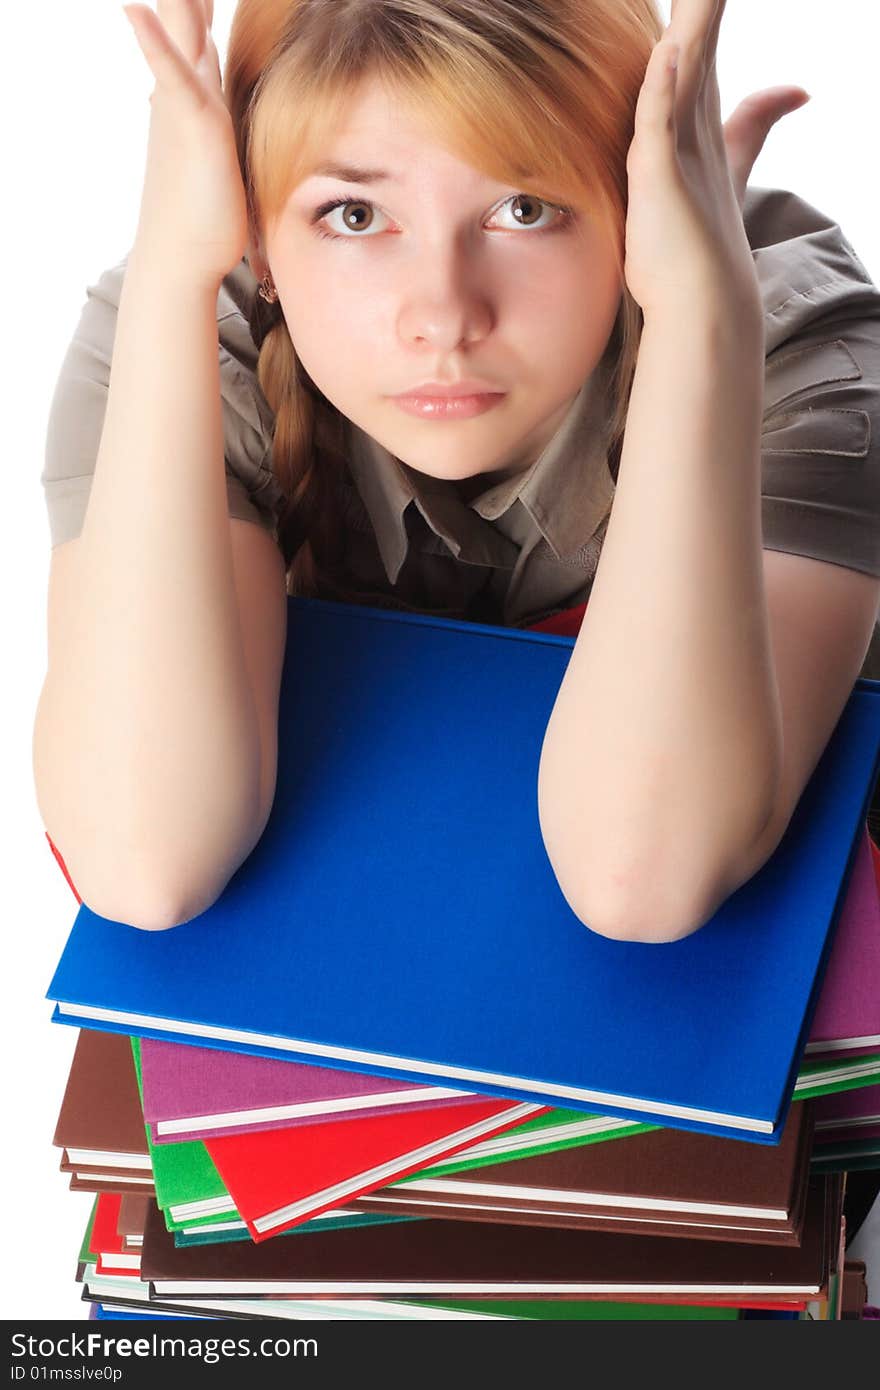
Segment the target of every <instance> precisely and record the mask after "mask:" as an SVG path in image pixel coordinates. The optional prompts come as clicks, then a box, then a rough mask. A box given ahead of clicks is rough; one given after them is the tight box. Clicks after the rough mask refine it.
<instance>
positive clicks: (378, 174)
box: [310, 164, 400, 183]
mask: <svg viewBox="0 0 880 1390" xmlns="http://www.w3.org/2000/svg"><path fill="white" fill-rule="evenodd" d="M310 177H312V178H318V177H321V178H329V179H341V180H342V181H343V183H399V182H400V180H399V178H398V177H397V175H396V174H389V173H386V171H385V170H384V169H364V168H361V167H359V166H358V165H356V164H321V165H319V166H318V168H317V169H314V170H313V171H312V174H311V175H310Z"/></svg>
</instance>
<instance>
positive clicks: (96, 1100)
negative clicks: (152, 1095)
mask: <svg viewBox="0 0 880 1390" xmlns="http://www.w3.org/2000/svg"><path fill="white" fill-rule="evenodd" d="M52 1142H53V1143H54V1144H55V1145H56V1146H57V1147H58V1148H63V1149H65V1150H66V1159H65V1160H62V1161H63V1162H64V1161H66V1162H68V1163H70V1165H71V1166H72V1168H73V1169H75V1170H76V1171H77V1172H82V1171H83V1170H84V1169H87V1168H92V1169H94V1170H95V1171H98V1172H105V1173H106V1172H107V1171H108V1169H117V1168H132V1169H135V1170H137V1171H139V1172H140V1173H142V1174H146V1175H147V1176H149V1173H150V1165H149V1149H148V1148H147V1136H146V1133H145V1131H144V1116H143V1111H142V1110H141V1104H140V1096H139V1094H138V1088H137V1076H136V1075H135V1070H134V1059H133V1057H132V1055H131V1043H130V1041H129V1039H128V1038H127V1037H126V1036H125V1035H124V1034H122V1033H101V1032H98V1031H96V1030H95V1029H91V1028H83V1029H81V1030H80V1035H79V1038H78V1039H77V1044H76V1048H75V1051H74V1054H73V1061H72V1063H71V1067H70V1074H69V1076H68V1079H67V1086H66V1088H65V1091H64V1099H63V1101H62V1102H61V1110H60V1112H59V1115H58V1123H57V1125H56V1127H55V1137H54V1139H53V1141H52ZM144 1158H146V1159H147V1162H146V1164H144V1162H143V1160H144ZM65 1171H69V1170H65Z"/></svg>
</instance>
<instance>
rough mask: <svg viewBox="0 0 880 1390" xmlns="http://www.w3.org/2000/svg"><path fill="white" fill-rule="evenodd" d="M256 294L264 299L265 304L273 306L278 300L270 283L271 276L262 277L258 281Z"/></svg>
mask: <svg viewBox="0 0 880 1390" xmlns="http://www.w3.org/2000/svg"><path fill="white" fill-rule="evenodd" d="M257 293H258V294H259V295H261V296H262V298H263V299H265V301H266V303H267V304H274V303H276V301H277V299H278V291H277V290H276V288H275V286H274V285H273V283H272V276H271V275H264V276H263V278H262V280H261V281H260V285H259V289H258V290H257Z"/></svg>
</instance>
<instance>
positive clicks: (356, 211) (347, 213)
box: [342, 203, 373, 232]
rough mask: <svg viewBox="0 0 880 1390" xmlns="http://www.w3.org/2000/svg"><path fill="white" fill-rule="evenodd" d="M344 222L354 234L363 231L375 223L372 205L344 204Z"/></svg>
mask: <svg viewBox="0 0 880 1390" xmlns="http://www.w3.org/2000/svg"><path fill="white" fill-rule="evenodd" d="M342 221H343V222H344V224H345V226H346V227H348V228H349V229H350V230H351V231H353V232H360V231H363V229H364V227H369V226H370V224H371V223H372V221H373V208H372V206H371V204H370V203H343V205H342Z"/></svg>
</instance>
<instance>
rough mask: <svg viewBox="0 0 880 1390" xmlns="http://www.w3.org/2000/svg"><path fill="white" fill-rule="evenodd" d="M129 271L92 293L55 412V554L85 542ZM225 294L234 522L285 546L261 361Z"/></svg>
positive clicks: (46, 467) (221, 333)
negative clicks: (259, 382)
mask: <svg viewBox="0 0 880 1390" xmlns="http://www.w3.org/2000/svg"><path fill="white" fill-rule="evenodd" d="M125 264H126V263H125V261H123V262H122V263H121V264H119V265H117V266H114V267H112V268H111V269H109V270H105V271H104V272H103V273H102V274H101V276H100V277H99V278H98V280H97V282H96V283H95V284H93V285H89V286H87V289H86V296H87V297H86V301H85V304H84V305H83V307H82V310H81V313H80V318H79V322H78V324H77V326H76V329H75V331H74V334H73V338H72V340H71V342H70V344H69V346H68V348H67V351H66V353H65V356H64V358H63V360H62V363H61V368H60V372H59V375H58V378H57V381H56V384H55V389H54V393H53V396H52V400H51V404H50V407H49V415H48V422H47V428H46V438H45V454H44V464H43V471H42V473H41V475H40V482H41V484H42V486H43V492H44V496H45V501H46V509H47V513H48V519H49V531H50V538H51V546H52V548H53V549H54V547H55V546H57V545H61V544H62V543H63V542H64V541H68V540H73V539H74V538H75V537H77V536H78V535H79V534H80V531H81V530H82V525H83V521H84V519H85V515H86V508H87V506H88V500H89V493H90V490H91V485H92V478H93V476H94V471H95V462H96V459H97V454H98V446H99V444H100V440H101V431H102V429H103V424H104V412H105V409H106V406H107V392H108V388H109V383H110V363H111V359H112V355H113V342H114V337H115V333H116V317H117V309H118V306H119V298H120V293H121V290H122V284H123V280H124V276H125ZM237 274H239V271H233V272H232V273H231V276H230V277H227V279H229V280H230V282H231V281H232V277H233V276H235V275H237ZM225 286H226V281H224V287H223V288H221V291H220V294H219V295H218V300H217V331H218V351H219V354H220V390H221V403H222V415H223V438H224V457H225V471H226V492H227V499H228V509H229V515H230V516H233V517H239V518H241V519H242V520H243V521H251V522H254V523H256V524H257V525H260V526H263V527H264V528H265V529H266V530H267V531H268V532H269V533H270V535H272V536H273V538H274V539H276V540H277V513H278V508H279V504H280V502H281V499H282V493H281V489H280V487H279V486H278V483H277V481H276V479H275V477H274V474H273V473H272V469H271V421H270V419H269V413H268V407H266V406H265V404H261V402H260V395H261V393H259V391H258V388H257V386H256V380H255V377H254V373H253V371H252V370H251V369H250V367H249V364H248V360H247V351H246V349H247V348H249V349H250V352H251V353H253V347H252V344H250V342H249V337H248V332H247V323H246V321H245V319H244V318H243V317H242V314H241V313H240V311H239V310H238V309H237V308H236V307H235V304H234V303H233V301H232V299H231V298H230V295H229V294H228V293H227V291H226V289H225ZM245 339H248V341H247V343H245Z"/></svg>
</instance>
